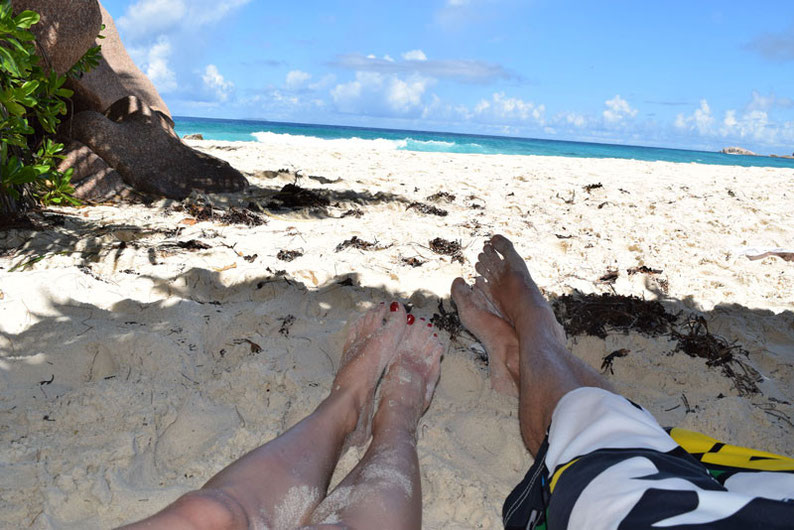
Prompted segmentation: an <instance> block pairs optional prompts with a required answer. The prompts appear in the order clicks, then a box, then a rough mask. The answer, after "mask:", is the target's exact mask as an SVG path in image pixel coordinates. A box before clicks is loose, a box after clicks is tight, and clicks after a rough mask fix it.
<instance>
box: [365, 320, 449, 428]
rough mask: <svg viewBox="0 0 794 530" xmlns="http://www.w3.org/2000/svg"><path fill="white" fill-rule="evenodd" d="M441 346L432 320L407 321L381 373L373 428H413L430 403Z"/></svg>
mask: <svg viewBox="0 0 794 530" xmlns="http://www.w3.org/2000/svg"><path fill="white" fill-rule="evenodd" d="M442 352H443V348H442V346H441V342H440V341H439V340H438V335H437V334H436V333H435V328H434V327H433V325H432V324H430V323H427V322H425V321H420V320H416V321H413V323H411V324H409V325H408V327H407V329H406V332H405V335H403V339H402V343H401V344H400V347H399V352H398V353H397V357H395V359H394V361H393V362H392V364H391V366H390V367H389V371H388V372H386V375H385V376H384V377H383V382H382V383H381V390H380V405H379V406H378V412H377V413H376V414H375V418H374V419H373V431H374V432H383V430H384V429H401V430H406V431H409V432H411V433H413V432H415V430H416V426H417V424H418V423H419V419H420V418H421V417H422V415H423V414H424V413H425V411H426V410H427V407H429V406H430V401H431V400H432V399H433V393H434V392H435V389H436V383H438V377H439V374H440V373H441V354H442Z"/></svg>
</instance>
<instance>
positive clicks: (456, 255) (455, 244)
mask: <svg viewBox="0 0 794 530" xmlns="http://www.w3.org/2000/svg"><path fill="white" fill-rule="evenodd" d="M428 245H430V250H432V251H433V252H435V253H436V254H444V255H446V256H450V257H452V261H457V262H459V263H464V259H463V254H462V253H461V250H462V249H461V246H460V241H447V240H446V239H442V238H440V237H437V238H435V239H433V240H432V241H430V242H429V243H428Z"/></svg>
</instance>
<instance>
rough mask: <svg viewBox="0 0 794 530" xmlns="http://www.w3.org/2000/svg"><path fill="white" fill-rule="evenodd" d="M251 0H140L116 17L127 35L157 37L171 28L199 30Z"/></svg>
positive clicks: (142, 38) (121, 29)
mask: <svg viewBox="0 0 794 530" xmlns="http://www.w3.org/2000/svg"><path fill="white" fill-rule="evenodd" d="M250 1H251V0H139V1H138V2H136V3H135V4H132V5H130V6H129V7H128V8H127V10H126V11H125V13H124V15H123V16H121V17H119V19H118V21H117V22H118V27H119V30H120V31H121V32H122V33H123V34H124V36H125V37H126V38H127V39H130V40H131V41H140V40H145V39H147V38H156V37H157V36H159V35H161V34H163V33H170V32H172V31H173V30H175V29H176V30H187V31H189V32H198V31H199V30H200V29H201V28H202V27H203V26H207V25H211V24H214V23H216V22H218V21H219V20H221V19H222V18H223V17H225V16H226V15H228V14H229V13H230V12H231V11H233V10H235V9H237V8H238V7H241V6H244V5H245V4H247V3H249V2H250Z"/></svg>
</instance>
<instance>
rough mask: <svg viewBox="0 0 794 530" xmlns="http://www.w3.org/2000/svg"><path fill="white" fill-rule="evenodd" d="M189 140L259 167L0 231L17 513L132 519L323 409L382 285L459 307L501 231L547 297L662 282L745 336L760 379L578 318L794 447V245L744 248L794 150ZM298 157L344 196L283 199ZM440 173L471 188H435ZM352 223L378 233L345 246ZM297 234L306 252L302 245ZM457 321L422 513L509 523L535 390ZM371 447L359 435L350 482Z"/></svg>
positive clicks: (5, 496) (657, 401)
mask: <svg viewBox="0 0 794 530" xmlns="http://www.w3.org/2000/svg"><path fill="white" fill-rule="evenodd" d="M189 143H190V145H192V146H196V147H198V148H199V149H201V150H204V151H206V152H208V153H211V154H213V155H215V156H219V157H221V158H224V159H225V160H227V161H229V162H230V163H231V164H232V165H233V166H235V167H236V168H237V169H239V170H241V171H243V172H244V173H245V174H246V175H248V176H249V179H250V180H251V183H252V187H251V189H250V190H248V191H246V192H242V193H238V194H230V195H221V196H209V197H207V198H204V197H202V196H200V195H196V196H194V197H192V198H190V199H189V200H187V201H182V202H178V201H170V200H161V201H156V202H154V203H153V204H151V205H149V206H145V205H141V204H122V205H119V206H112V205H98V206H90V207H85V208H80V209H74V208H55V209H50V211H49V212H48V213H46V214H43V216H44V217H45V219H44V222H45V223H46V225H47V227H48V228H47V230H46V231H41V232H33V231H29V230H28V231H25V230H13V231H9V232H6V233H0V267H2V268H0V292H1V293H2V296H0V313H2V315H3V318H2V319H0V425H2V426H3V428H0V441H2V442H3V443H2V444H0V467H2V468H3V470H4V473H3V474H2V476H5V477H6V479H5V480H0V490H2V494H1V495H0V513H2V514H3V517H2V518H3V519H4V520H6V521H9V524H12V525H14V526H19V527H25V526H29V525H32V526H33V527H35V528H46V527H59V528H93V527H100V526H101V527H108V526H114V525H118V524H122V523H125V522H130V521H131V520H134V519H136V518H140V517H142V516H144V515H147V514H151V513H154V512H155V511H157V510H158V509H160V508H162V507H163V506H164V505H165V504H167V503H168V502H170V501H171V500H173V499H175V498H176V497H178V496H179V495H180V494H181V493H184V492H185V491H188V490H190V489H193V488H197V487H199V486H201V485H202V484H203V483H204V482H206V480H207V479H208V478H209V477H210V476H211V475H212V474H213V473H215V472H217V471H218V470H220V469H221V468H222V467H224V466H225V465H226V464H227V463H228V462H230V461H231V460H232V459H234V458H236V457H239V456H241V455H242V454H244V453H245V452H247V451H248V450H250V449H252V448H254V447H256V446H258V445H260V444H261V443H263V442H265V441H267V440H268V439H270V438H272V437H274V436H276V435H278V434H279V433H280V432H283V430H285V429H286V428H288V427H290V426H291V425H293V424H295V423H296V422H297V421H299V420H300V419H301V418H302V417H303V416H304V415H305V414H307V413H308V412H310V411H311V410H312V408H313V407H314V406H315V405H316V404H317V403H318V402H319V401H320V400H321V399H322V397H323V396H324V394H325V393H327V392H328V390H329V388H330V384H331V380H332V377H333V373H334V367H335V366H336V365H337V362H338V359H339V356H340V353H341V345H342V341H343V337H344V329H345V326H346V323H347V322H349V321H351V320H354V319H355V317H356V316H357V315H358V314H360V313H361V312H362V311H364V310H366V308H367V307H369V306H370V305H372V304H376V303H378V302H380V301H381V300H384V299H391V298H397V299H400V300H401V301H403V302H406V303H410V304H411V305H412V307H413V309H412V310H413V312H414V314H416V315H417V316H425V317H426V318H432V317H433V316H434V315H435V314H439V313H440V312H441V311H440V309H439V305H438V304H439V303H441V304H443V305H442V307H443V308H444V310H445V311H451V305H450V303H449V292H448V289H449V285H450V284H451V282H452V280H453V279H454V278H455V277H456V276H459V275H460V276H463V277H464V278H466V279H471V278H472V277H473V275H474V274H475V273H474V269H473V263H474V262H475V261H476V258H477V254H478V253H479V249H480V248H481V245H482V242H483V240H484V239H485V238H486V237H487V236H488V235H489V234H491V233H497V232H498V233H504V234H505V235H507V236H508V237H510V238H511V239H513V240H514V242H515V243H516V247H517V249H518V250H519V252H520V254H521V255H522V257H524V258H525V259H527V260H528V266H529V268H530V271H531V272H532V274H533V276H534V277H535V279H536V281H537V282H538V284H539V285H540V286H541V287H542V288H543V289H544V290H545V292H546V294H547V295H549V296H551V297H553V298H558V297H560V296H561V295H564V294H571V293H576V292H578V293H581V294H583V295H586V294H601V293H606V294H608V295H633V296H636V297H639V298H644V299H646V300H649V301H650V300H660V301H661V302H662V304H663V305H664V306H665V308H666V310H667V311H669V312H677V311H685V313H684V314H689V313H693V314H696V315H702V316H703V317H704V318H706V320H707V322H708V324H709V329H710V330H711V331H712V332H713V333H714V334H715V335H719V336H721V337H723V338H724V339H725V340H726V341H729V342H732V341H736V343H737V344H739V345H741V347H743V348H744V349H746V350H747V352H748V356H747V358H746V362H747V364H748V365H749V366H750V367H751V368H752V369H753V370H755V371H756V372H757V373H758V374H760V376H762V378H763V379H762V380H761V381H758V383H757V384H758V387H759V389H760V392H759V393H757V394H751V395H746V394H742V393H741V392H738V391H737V389H736V388H735V386H734V384H733V382H732V381H731V379H729V378H727V377H725V376H724V375H723V373H722V372H721V371H720V370H719V369H718V368H709V367H707V366H706V360H705V359H702V358H692V357H689V356H688V355H685V354H683V353H681V352H674V348H675V344H674V341H673V340H671V339H670V338H669V337H668V336H666V335H660V336H648V335H645V334H642V333H638V332H636V331H629V332H628V333H627V334H624V333H622V332H620V331H616V330H608V333H607V336H606V338H599V337H595V336H588V335H577V336H570V337H569V340H568V346H569V348H570V349H571V350H572V351H573V353H574V354H575V355H577V356H578V357H580V358H582V359H583V360H584V361H585V362H587V363H588V364H590V365H591V366H593V367H594V368H596V369H597V370H602V366H603V363H604V362H605V357H607V356H608V355H609V354H610V353H611V352H615V351H617V350H620V349H627V350H629V351H630V353H629V354H628V355H626V356H625V357H620V358H617V359H615V360H614V362H613V363H612V366H611V369H612V372H610V371H609V370H607V372H606V375H607V377H608V379H609V380H610V382H612V383H613V384H614V385H615V386H616V387H617V390H618V391H619V392H621V393H623V394H624V395H626V396H627V397H629V398H630V399H632V400H634V401H636V402H638V403H640V404H642V405H643V406H645V407H646V408H647V409H648V410H650V411H651V412H652V413H653V414H654V415H656V417H657V419H658V420H659V422H660V423H661V424H662V425H665V426H667V425H670V426H672V425H677V426H679V427H683V428H688V429H692V430H697V431H701V432H704V433H705V434H709V435H711V436H714V437H715V438H718V439H720V440H722V441H724V442H726V443H734V444H738V445H747V446H751V447H755V448H757V449H761V450H767V451H771V452H778V453H782V454H788V455H789V456H790V455H792V453H794V425H792V423H791V421H792V418H794V405H792V403H794V390H792V389H794V310H792V306H791V296H792V293H794V278H792V275H791V271H792V269H791V267H792V264H791V263H790V262H785V261H783V260H782V259H780V258H777V257H765V258H763V259H760V260H757V261H751V260H750V259H748V258H747V257H746V256H744V255H742V254H740V253H739V249H742V248H746V247H751V246H754V247H758V248H759V249H764V248H776V247H790V246H792V243H793V242H792V241H791V230H790V227H791V226H794V212H792V211H791V209H790V208H789V207H788V203H787V200H786V199H785V198H786V197H794V178H792V177H794V169H792V170H788V169H774V168H764V167H750V168H747V167H740V166H717V165H706V164H680V163H675V162H642V161H633V160H626V159H589V158H588V159H584V158H569V157H547V156H525V155H515V156H514V155H493V156H488V157H469V156H461V155H460V154H450V153H420V152H413V151H398V150H373V149H357V148H353V147H351V146H350V145H349V144H348V145H344V146H331V147H329V146H328V145H327V144H320V145H315V146H312V145H299V144H296V143H289V142H284V143H278V144H263V143H259V142H234V143H230V142H213V141H203V142H201V141H199V142H194V141H190V142H189ZM281 168H286V169H289V170H291V171H292V172H293V173H278V170H279V169H281ZM295 170H301V174H302V175H303V176H302V177H301V178H300V179H299V180H298V181H297V183H298V185H299V186H300V187H302V188H304V189H306V190H310V191H311V192H313V193H315V194H317V196H320V197H324V198H326V199H328V201H329V205H328V206H324V207H315V208H298V209H294V210H291V209H288V208H275V207H272V206H268V205H269V204H271V203H272V202H273V201H276V202H278V201H277V197H278V196H279V195H278V194H279V192H280V190H282V189H283V187H284V186H285V185H287V184H291V183H294V182H295V180H296V179H295V176H294V171H295ZM268 172H269V173H268ZM312 176H314V177H317V178H311V177H312ZM597 184H601V186H597ZM441 192H444V193H448V194H450V195H454V196H455V197H454V199H452V200H446V199H448V198H449V197H445V196H443V195H440V196H438V197H439V198H438V199H437V200H435V201H434V200H431V199H429V198H428V197H430V196H433V195H436V194H439V193H441ZM206 200H209V201H210V202H211V203H212V204H213V205H214V207H215V209H216V210H217V211H218V212H219V215H220V212H228V211H230V208H232V207H234V208H239V209H241V210H243V211H249V212H253V213H254V214H256V216H259V217H261V218H262V219H263V220H264V222H263V224H260V225H257V226H247V225H244V224H225V223H223V222H221V221H220V220H218V219H211V220H200V219H197V216H196V215H195V210H192V209H191V204H197V203H199V204H205V203H204V202H201V201H206ZM417 202H418V203H423V204H426V205H428V206H433V207H435V208H437V209H439V210H444V211H446V212H447V214H446V215H433V214H427V213H422V212H421V211H420V210H419V209H418V208H417V207H411V205H412V204H414V203H417ZM356 211H358V212H359V213H356ZM348 212H353V213H348ZM359 214H360V215H359ZM353 237H357V238H358V239H359V240H361V241H365V242H367V243H372V244H373V245H374V247H370V248H356V247H355V246H347V247H345V248H342V249H340V250H338V251H337V248H338V247H339V246H340V245H342V244H343V243H345V242H346V241H349V240H351V239H352V238H353ZM434 238H443V239H445V240H447V241H449V242H456V241H457V242H460V245H461V250H460V256H461V259H462V261H463V263H461V262H460V260H458V259H456V258H455V257H454V256H451V255H444V254H438V253H436V252H434V251H433V250H432V249H431V246H432V245H431V244H430V242H431V241H432V240H433V239H434ZM282 250H283V251H293V252H300V253H302V255H300V256H297V257H295V258H294V259H292V260H291V261H285V260H284V259H280V258H279V254H280V251H282ZM285 256H286V254H282V258H283V257H285ZM39 258H41V259H39ZM411 259H414V260H415V261H413V262H412V261H410V260H411ZM406 260H407V261H406ZM30 261H32V262H31V263H30V264H29V266H27V267H24V268H23V269H24V270H20V271H18V272H13V273H12V272H9V269H11V268H12V267H13V266H15V265H18V264H20V263H26V262H30ZM417 262H422V264H421V265H420V266H412V263H417ZM642 267H646V269H641V268H642ZM635 268H636V269H638V270H639V271H640V272H634V273H632V272H629V270H630V269H635ZM642 271H645V272H642ZM653 271H660V272H653ZM612 273H616V276H614V279H613V280H609V279H608V278H609V276H610V274H612ZM605 278H607V279H605ZM290 317H291V318H290ZM439 334H440V335H441V336H442V338H443V339H444V340H445V343H446V352H445V359H444V361H443V363H442V375H441V381H440V383H439V387H438V390H437V393H436V397H435V398H434V400H433V403H432V405H431V407H430V409H429V410H428V412H427V414H426V415H425V417H424V418H423V419H422V422H421V424H420V428H419V433H420V434H419V440H418V450H419V458H420V463H421V469H422V488H423V491H424V495H425V499H424V514H423V519H424V527H425V528H428V529H441V528H474V527H478V526H480V527H483V528H493V527H499V525H500V524H501V523H500V511H501V504H502V502H503V500H504V497H505V496H506V495H507V493H509V491H510V490H511V489H512V487H513V486H514V485H515V484H516V483H518V481H519V480H520V479H521V478H522V477H523V475H524V473H525V472H526V470H527V468H528V466H529V463H530V462H531V458H530V457H529V455H528V453H527V451H526V450H525V449H524V447H523V444H522V442H521V437H520V434H519V431H518V423H517V419H516V403H515V401H514V400H512V399H511V398H507V397H505V396H502V395H499V394H495V393H494V392H492V391H491V390H490V388H489V381H488V378H487V366H486V365H485V363H484V362H483V360H482V358H481V353H482V349H481V347H479V346H478V345H477V344H476V343H475V342H474V341H473V340H472V339H471V338H470V337H468V336H467V335H466V334H465V333H462V334H460V335H459V336H458V337H456V338H455V339H454V340H452V339H451V337H450V335H449V333H447V332H443V333H442V332H440V333H439ZM255 346H256V347H255ZM742 359H744V357H742ZM51 378H52V380H51ZM48 381H49V382H48ZM682 396H684V398H682ZM357 456H358V453H356V452H355V451H351V452H349V453H347V454H346V455H345V456H344V457H343V458H342V460H341V462H340V465H339V467H338V469H337V473H336V474H335V476H334V479H333V483H336V482H338V481H339V480H340V479H341V477H342V476H343V475H344V473H346V471H348V470H349V469H351V468H352V466H353V465H354V464H355V460H356V457H357ZM474 477H476V479H475V478H474Z"/></svg>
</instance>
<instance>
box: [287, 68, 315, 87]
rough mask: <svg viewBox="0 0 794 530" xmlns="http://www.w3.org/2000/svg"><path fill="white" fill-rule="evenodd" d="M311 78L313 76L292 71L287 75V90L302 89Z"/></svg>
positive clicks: (299, 71)
mask: <svg viewBox="0 0 794 530" xmlns="http://www.w3.org/2000/svg"><path fill="white" fill-rule="evenodd" d="M311 78H312V74H309V73H307V72H303V71H301V70H291V71H290V72H289V73H288V74H287V79H286V84H287V88H289V89H290V90H295V89H298V88H301V87H303V85H305V84H306V82H307V81H309V79H311Z"/></svg>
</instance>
